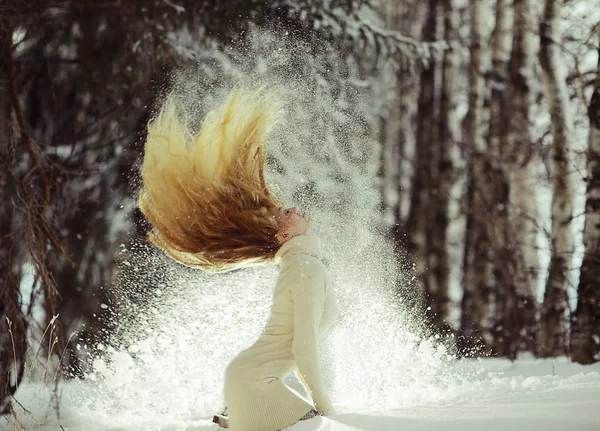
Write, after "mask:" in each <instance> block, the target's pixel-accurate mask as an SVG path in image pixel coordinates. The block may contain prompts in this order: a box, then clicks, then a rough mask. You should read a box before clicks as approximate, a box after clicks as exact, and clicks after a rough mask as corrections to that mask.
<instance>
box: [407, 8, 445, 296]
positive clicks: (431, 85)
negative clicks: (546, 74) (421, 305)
mask: <svg viewBox="0 0 600 431" xmlns="http://www.w3.org/2000/svg"><path fill="white" fill-rule="evenodd" d="M437 7H438V0H429V2H428V6H427V17H426V19H425V23H424V25H423V29H422V35H421V37H422V39H423V40H427V41H430V40H435V38H436V31H437V30H436V29H437ZM436 63H437V62H436V61H435V60H434V59H432V60H431V61H430V62H429V63H428V64H427V65H425V66H424V67H423V68H422V70H421V73H420V85H419V96H418V104H417V117H416V120H417V124H416V139H415V158H414V171H413V178H412V186H411V198H410V210H409V214H408V220H407V223H406V231H407V234H408V250H409V253H410V256H411V258H412V259H413V261H414V262H415V269H416V274H417V277H418V279H419V284H420V285H421V286H423V291H424V293H425V295H426V296H427V299H426V301H427V303H429V304H430V303H431V301H434V300H435V295H434V294H432V292H431V289H430V285H429V279H428V277H429V268H428V244H429V240H430V239H431V238H430V235H431V234H430V231H429V230H430V228H431V222H432V217H431V214H432V213H431V209H432V208H433V199H434V198H435V196H432V182H431V181H432V174H433V172H432V169H436V170H437V165H436V164H435V163H432V160H433V159H434V145H435V144H434V143H435V142H437V141H438V137H437V134H438V127H437V124H438V122H437V118H438V117H437V111H436V80H435V73H436Z"/></svg>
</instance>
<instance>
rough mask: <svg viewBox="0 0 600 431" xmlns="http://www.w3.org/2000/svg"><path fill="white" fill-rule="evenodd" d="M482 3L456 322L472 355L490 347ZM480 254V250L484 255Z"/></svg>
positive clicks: (473, 11)
mask: <svg viewBox="0 0 600 431" xmlns="http://www.w3.org/2000/svg"><path fill="white" fill-rule="evenodd" d="M487 15H488V14H487V2H485V1H482V0H473V1H472V2H471V5H470V16H471V29H470V36H471V39H470V46H469V54H470V57H469V58H470V60H469V65H468V74H469V82H470V83H471V85H470V86H469V110H468V112H467V116H466V117H465V119H464V122H463V127H464V140H465V149H466V157H467V163H468V168H467V169H468V172H467V196H466V207H467V217H466V230H465V251H464V258H463V259H464V264H463V298H462V315H461V322H460V332H461V339H460V340H461V343H460V344H459V349H460V350H461V351H463V353H465V354H466V353H475V352H473V349H477V350H479V349H480V348H481V347H482V346H480V345H478V343H480V342H481V341H484V342H485V343H486V344H489V343H490V341H491V340H490V339H489V337H487V336H485V335H487V334H485V333H484V328H485V327H486V326H487V325H486V323H485V322H484V320H485V319H487V318H488V316H487V315H488V309H489V306H490V303H491V300H492V298H491V296H490V295H491V293H492V286H491V285H490V283H491V279H492V278H491V272H492V266H491V262H492V259H490V256H489V255H487V253H489V251H490V247H489V245H490V244H489V242H490V241H489V232H488V229H487V225H486V208H487V207H488V205H489V203H490V202H489V200H490V199H489V197H488V193H487V191H488V189H487V187H488V185H487V183H486V181H485V175H486V172H487V163H486V145H485V141H484V132H483V125H484V123H483V121H484V105H483V103H484V97H485V81H484V77H485V73H484V70H485V66H484V56H485V52H484V50H485V46H484V44H483V34H482V33H483V26H484V24H485V18H486V17H487ZM484 251H485V252H484Z"/></svg>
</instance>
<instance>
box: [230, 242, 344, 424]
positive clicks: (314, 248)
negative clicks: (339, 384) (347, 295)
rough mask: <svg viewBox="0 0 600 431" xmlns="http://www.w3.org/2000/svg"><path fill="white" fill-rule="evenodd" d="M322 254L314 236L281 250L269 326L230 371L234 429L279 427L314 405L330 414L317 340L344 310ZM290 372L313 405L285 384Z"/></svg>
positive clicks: (294, 419) (278, 253)
mask: <svg viewBox="0 0 600 431" xmlns="http://www.w3.org/2000/svg"><path fill="white" fill-rule="evenodd" d="M321 257H322V251H321V241H320V239H319V238H318V237H316V236H312V235H299V236H296V237H293V238H291V239H290V240H288V241H287V242H285V243H284V244H283V245H282V246H281V248H280V249H279V251H278V252H277V255H276V256H275V261H276V262H277V263H278V264H279V266H280V272H279V276H278V278H277V283H276V285H275V290H274V292H273V302H272V305H271V313H270V316H269V319H268V321H267V324H266V326H265V329H264V330H263V332H262V334H261V336H260V337H259V339H258V340H257V341H256V342H255V343H254V344H253V345H252V346H250V347H249V348H248V349H246V350H244V351H242V352H241V353H240V354H238V355H237V356H236V357H235V358H234V359H233V360H232V361H231V363H230V364H229V366H228V367H227V370H226V372H225V386H224V394H225V403H226V405H227V411H228V414H229V427H230V429H231V431H278V430H282V429H284V428H287V427H289V426H291V425H293V424H294V423H296V422H298V421H299V420H300V419H301V418H302V417H303V416H305V415H306V414H307V413H308V412H309V411H310V410H312V409H314V408H316V409H317V410H318V411H319V412H321V413H323V414H325V415H327V414H331V413H332V412H333V408H332V405H331V400H330V398H329V396H328V394H327V392H326V389H325V386H324V383H323V378H322V373H321V369H320V363H319V356H318V349H317V341H318V339H319V337H321V336H322V335H323V334H324V333H325V332H326V331H327V330H328V329H329V328H330V327H331V326H332V325H333V323H334V322H335V320H336V319H337V316H338V314H339V312H338V306H337V301H336V297H335V292H334V290H333V288H332V286H331V280H330V277H329V274H328V272H327V269H326V268H325V266H324V265H323V263H322V262H321ZM291 372H295V373H296V375H297V376H298V378H299V380H300V381H301V382H302V383H303V384H304V385H305V387H306V390H307V393H308V394H310V396H311V397H312V400H313V402H314V404H313V403H311V402H310V401H309V400H307V399H305V398H304V397H302V396H301V395H300V394H298V393H297V392H296V391H294V390H293V389H291V388H289V387H288V386H286V385H285V383H284V380H285V378H286V377H287V375H288V374H290V373H291Z"/></svg>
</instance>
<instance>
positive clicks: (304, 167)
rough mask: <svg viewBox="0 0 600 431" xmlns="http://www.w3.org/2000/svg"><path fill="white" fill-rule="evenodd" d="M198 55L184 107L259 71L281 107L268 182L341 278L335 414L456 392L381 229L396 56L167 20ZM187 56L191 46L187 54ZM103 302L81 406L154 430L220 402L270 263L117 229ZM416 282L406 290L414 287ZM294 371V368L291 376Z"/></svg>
mask: <svg viewBox="0 0 600 431" xmlns="http://www.w3.org/2000/svg"><path fill="white" fill-rule="evenodd" d="M171 37H172V43H173V46H175V47H177V48H178V49H179V50H180V51H181V52H182V53H184V54H185V55H187V56H188V57H189V58H190V61H191V62H193V63H194V64H195V65H194V66H193V67H189V68H186V69H185V70H182V71H179V72H177V73H176V74H175V75H174V77H173V82H174V86H173V91H174V92H175V93H176V94H177V95H178V97H179V100H181V101H182V102H183V104H184V105H185V107H186V112H187V113H188V119H189V120H190V121H191V126H192V128H193V127H194V122H195V121H197V122H198V123H197V124H196V125H198V124H199V122H200V121H201V119H202V116H203V115H204V114H205V113H206V112H207V111H208V110H209V109H211V108H212V107H214V106H216V105H218V104H219V103H222V102H223V101H224V100H225V98H226V96H227V94H228V92H229V90H230V89H231V88H232V87H233V86H234V85H239V84H242V85H247V86H255V85H266V86H267V87H270V88H273V89H274V90H275V91H276V94H277V97H279V98H280V99H281V100H282V102H283V103H282V104H283V109H284V111H285V114H284V115H283V116H282V118H281V121H280V122H279V123H278V125H277V127H276V129H275V130H274V131H273V133H272V135H271V138H270V142H269V158H268V162H267V163H268V165H269V176H268V178H267V180H268V183H269V186H270V187H271V189H272V190H273V192H274V193H275V194H276V195H278V196H279V197H280V198H281V199H282V201H283V202H284V203H285V204H286V205H297V206H298V207H299V208H301V210H302V211H305V212H307V213H308V214H309V215H310V217H311V218H312V219H313V225H312V227H311V230H310V231H309V233H312V234H315V235H318V236H320V237H321V239H322V242H323V246H324V250H325V254H326V262H327V265H328V268H329V271H330V273H331V276H332V280H333V283H334V287H335V289H336V291H337V295H338V299H339V303H340V307H341V317H340V321H339V322H338V323H337V324H336V326H335V327H334V328H333V329H332V330H331V332H330V333H328V334H327V335H326V337H325V338H324V340H323V342H322V343H321V346H320V350H321V355H322V363H323V369H324V374H325V378H326V383H327V384H328V385H329V387H330V390H331V393H332V400H333V402H334V405H335V407H336V410H337V411H338V412H339V413H344V412H349V411H352V412H369V411H371V412H372V411H378V410H384V409H393V408H401V407H405V406H410V405H414V404H418V403H423V402H428V401H434V400H438V399H442V398H444V397H445V396H447V388H448V387H450V386H452V385H455V384H456V382H457V381H458V379H459V377H458V376H456V377H452V376H451V375H450V373H449V371H448V369H449V363H450V362H451V361H452V360H451V357H450V355H449V354H448V353H447V351H446V349H445V348H444V346H443V345H441V344H440V343H436V342H434V341H435V340H432V339H427V338H425V337H424V336H423V335H422V334H423V333H422V332H421V331H420V329H419V327H420V325H419V322H418V319H417V320H415V319H414V318H411V317H409V316H410V313H408V312H407V310H406V309H405V308H404V307H403V305H402V301H403V300H404V299H406V298H403V297H402V296H399V295H398V291H397V286H398V284H399V283H400V284H404V285H409V283H410V278H411V277H412V276H411V274H408V273H403V272H402V271H400V270H399V269H398V267H399V266H398V264H397V260H398V259H399V258H400V259H405V258H404V257H398V256H397V255H396V256H395V255H394V252H393V249H392V246H391V245H390V244H389V243H388V242H387V241H386V240H385V239H384V236H383V234H382V231H383V226H382V221H381V220H382V217H381V214H380V213H379V211H380V210H379V208H380V199H381V192H380V191H379V188H380V186H381V185H380V184H379V183H378V176H377V170H378V169H379V167H378V166H379V154H378V151H379V148H380V145H379V144H378V142H377V128H378V124H379V122H378V121H379V118H380V116H381V115H382V110H383V109H385V107H386V104H387V103H390V98H389V97H390V96H389V94H391V93H393V92H392V91H390V89H391V88H392V86H393V85H394V81H393V79H394V76H395V75H394V72H393V70H392V68H391V65H389V64H388V65H386V64H383V63H382V64H380V65H378V66H377V67H376V68H373V71H371V72H369V73H370V74H369V73H367V72H365V70H364V68H363V67H362V66H361V65H360V64H358V63H357V62H356V61H355V60H353V59H352V58H351V57H350V58H348V59H345V60H344V59H341V58H340V57H339V54H338V53H336V52H334V51H331V50H328V49H326V48H325V44H323V46H322V47H317V48H315V44H314V43H312V44H311V45H305V44H303V43H301V42H299V40H298V39H297V38H295V37H293V35H290V34H287V33H285V34H277V35H274V34H272V33H265V32H261V31H258V30H254V31H253V32H252V35H251V36H249V37H248V38H247V42H245V43H244V44H243V46H235V47H233V48H231V49H229V50H227V51H223V50H221V49H217V47H216V46H212V45H210V44H208V43H207V44H205V45H202V43H203V42H199V41H202V40H204V38H203V37H201V35H193V34H190V33H186V32H180V33H177V34H173V35H171ZM182 55H183V54H182ZM118 261H119V271H118V272H119V274H118V276H117V277H116V282H115V285H114V286H113V289H115V292H116V298H120V299H118V300H116V301H115V303H114V304H109V307H111V310H112V311H113V313H112V316H113V318H114V319H115V321H114V324H115V325H114V326H116V328H117V329H116V330H115V332H114V334H112V336H111V337H110V339H109V340H108V341H107V342H106V343H102V344H99V345H96V346H85V348H86V349H89V350H90V351H93V352H94V353H90V355H89V357H90V359H89V371H88V372H87V375H86V376H85V379H83V381H82V382H81V384H80V390H79V391H77V393H76V395H73V396H72V400H71V401H72V402H73V403H74V406H73V407H74V408H76V409H77V412H76V413H73V414H77V415H82V416H84V417H86V418H87V419H88V420H90V421H93V422H94V423H97V424H105V425H104V426H105V427H106V428H105V429H108V428H114V427H116V428H122V429H129V427H131V426H134V425H135V426H134V428H136V429H138V428H139V429H152V428H153V426H154V425H153V424H158V423H160V424H161V426H162V427H164V426H167V425H168V424H169V423H173V421H175V420H178V421H179V420H188V421H195V420H198V421H200V420H203V419H207V418H211V417H212V415H213V414H215V413H219V412H220V411H222V409H223V408H224V404H223V393H222V386H223V375H224V371H225V368H226V366H227V364H228V362H229V361H230V360H231V359H232V358H233V357H234V356H235V355H236V354H237V353H238V352H239V351H240V350H242V349H243V348H245V347H248V346H249V345H251V344H252V343H253V342H254V341H255V340H256V338H257V337H258V335H259V334H260V331H261V330H262V328H263V326H264V324H265V322H266V319H267V317H268V312H269V307H270V301H271V295H272V291H273V288H274V285H275V280H276V277H277V271H278V270H277V267H275V266H274V265H272V266H266V267H264V268H256V269H249V270H244V271H235V272H232V273H227V274H216V275H215V274H207V273H204V272H202V271H201V270H192V269H190V268H186V267H184V266H182V265H179V264H177V263H175V262H172V261H170V260H169V259H168V258H167V257H165V256H164V255H163V254H162V253H161V252H159V251H158V250H156V249H155V248H153V247H152V246H150V245H149V244H147V243H146V241H145V239H143V240H137V241H131V242H130V243H128V244H122V245H121V250H120V254H119V257H118ZM405 291H410V289H405ZM291 384H293V382H291Z"/></svg>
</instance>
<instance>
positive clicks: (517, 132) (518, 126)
mask: <svg viewBox="0 0 600 431" xmlns="http://www.w3.org/2000/svg"><path fill="white" fill-rule="evenodd" d="M533 18H534V17H533V8H532V2H531V0H515V1H514V18H513V25H512V28H513V42H512V48H511V54H510V61H509V87H508V91H509V97H510V112H511V121H510V128H509V136H508V146H509V151H508V152H507V154H506V160H505V161H504V162H505V164H506V166H507V169H509V196H508V203H509V205H508V209H509V224H508V229H507V232H506V233H507V236H506V238H505V242H506V245H507V247H508V250H509V253H510V257H511V258H510V260H509V261H507V262H506V263H507V265H509V266H510V269H509V270H508V271H509V273H510V274H511V276H512V277H513V279H514V284H513V286H514V292H504V295H507V296H509V295H510V297H511V298H510V302H507V303H506V304H505V307H504V315H505V320H504V322H505V324H507V325H508V326H507V330H508V331H509V333H510V340H508V342H509V343H510V344H509V346H508V348H507V352H506V354H507V356H508V357H509V358H515V357H516V354H517V352H518V351H520V350H525V351H529V352H535V346H536V342H535V338H536V337H535V336H536V324H535V322H536V321H535V313H536V301H535V290H536V286H537V278H538V270H537V265H538V258H537V249H536V234H537V226H536V220H537V206H536V202H535V199H532V196H535V181H534V178H535V175H534V173H533V168H534V167H535V161H537V160H538V154H537V149H536V147H535V145H534V143H533V142H532V133H531V119H530V111H531V106H532V92H531V83H532V82H533V77H532V74H533V64H532V62H531V59H532V58H533V55H532V54H533V53H532V34H531V30H530V28H529V23H531V22H532V21H533ZM513 298H514V300H513Z"/></svg>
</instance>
